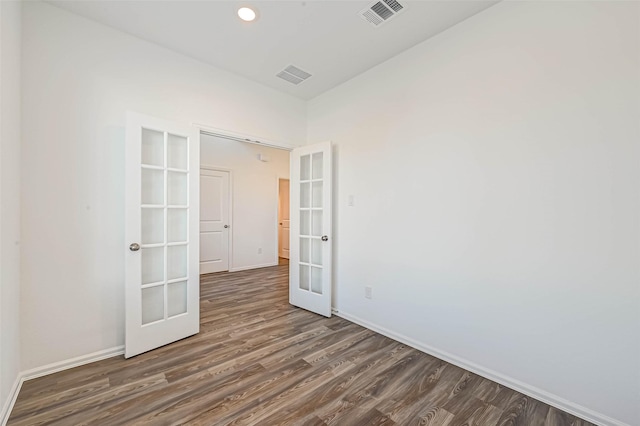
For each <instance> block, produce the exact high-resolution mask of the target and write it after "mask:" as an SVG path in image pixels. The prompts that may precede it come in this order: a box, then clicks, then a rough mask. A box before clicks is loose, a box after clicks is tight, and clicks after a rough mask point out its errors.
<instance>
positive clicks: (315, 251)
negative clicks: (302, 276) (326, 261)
mask: <svg viewBox="0 0 640 426" xmlns="http://www.w3.org/2000/svg"><path fill="white" fill-rule="evenodd" d="M311 263H313V264H314V265H320V266H322V241H321V240H318V239H313V240H311Z"/></svg>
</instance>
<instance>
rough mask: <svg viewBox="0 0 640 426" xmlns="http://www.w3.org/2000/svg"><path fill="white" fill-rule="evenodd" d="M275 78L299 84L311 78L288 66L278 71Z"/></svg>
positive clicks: (303, 72)
mask: <svg viewBox="0 0 640 426" xmlns="http://www.w3.org/2000/svg"><path fill="white" fill-rule="evenodd" d="M276 77H280V78H281V79H283V80H286V81H288V82H289V83H293V84H300V83H302V82H303V81H305V80H306V79H308V78H309V77H311V74H309V73H308V72H306V71H303V70H301V69H300V68H298V67H296V66H293V65H289V66H288V67H286V68H285V69H283V70H282V71H280V72H279V73H278V74H276Z"/></svg>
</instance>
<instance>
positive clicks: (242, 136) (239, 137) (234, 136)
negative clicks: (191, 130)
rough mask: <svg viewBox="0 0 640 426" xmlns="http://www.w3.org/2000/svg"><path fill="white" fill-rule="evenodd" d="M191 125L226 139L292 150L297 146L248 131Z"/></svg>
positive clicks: (199, 124) (198, 124) (201, 131)
mask: <svg viewBox="0 0 640 426" xmlns="http://www.w3.org/2000/svg"><path fill="white" fill-rule="evenodd" d="M191 125H192V126H194V127H196V128H197V129H198V130H199V131H200V133H204V134H208V135H211V136H218V137H223V138H225V139H231V140H234V141H238V142H245V143H252V144H256V145H262V146H269V147H271V148H276V149H284V150H286V151H291V150H293V148H295V147H294V146H292V145H289V144H287V143H284V142H279V141H273V140H269V139H265V138H262V137H260V136H254V135H250V134H247V133H239V132H233V131H231V130H225V129H220V128H217V127H213V126H209V125H207V124H201V123H191Z"/></svg>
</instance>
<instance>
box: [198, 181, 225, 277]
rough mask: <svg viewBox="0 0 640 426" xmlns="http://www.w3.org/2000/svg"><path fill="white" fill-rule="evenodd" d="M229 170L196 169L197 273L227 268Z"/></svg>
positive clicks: (219, 270)
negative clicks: (198, 218) (198, 239)
mask: <svg viewBox="0 0 640 426" xmlns="http://www.w3.org/2000/svg"><path fill="white" fill-rule="evenodd" d="M230 204H231V203H230V191H229V172H226V171H221V170H209V169H201V170H200V273H201V274H208V273H211V272H221V271H228V270H229V235H230V234H229V233H230V230H231V228H230V227H231V223H230V220H229V219H230V217H229V216H230V214H229V206H230Z"/></svg>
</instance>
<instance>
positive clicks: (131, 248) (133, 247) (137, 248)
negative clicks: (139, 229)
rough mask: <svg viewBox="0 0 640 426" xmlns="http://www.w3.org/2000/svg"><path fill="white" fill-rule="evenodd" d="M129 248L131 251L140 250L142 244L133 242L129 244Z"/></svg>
mask: <svg viewBox="0 0 640 426" xmlns="http://www.w3.org/2000/svg"><path fill="white" fill-rule="evenodd" d="M129 250H131V251H138V250H140V244H138V243H132V244H131V245H130V246H129Z"/></svg>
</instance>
